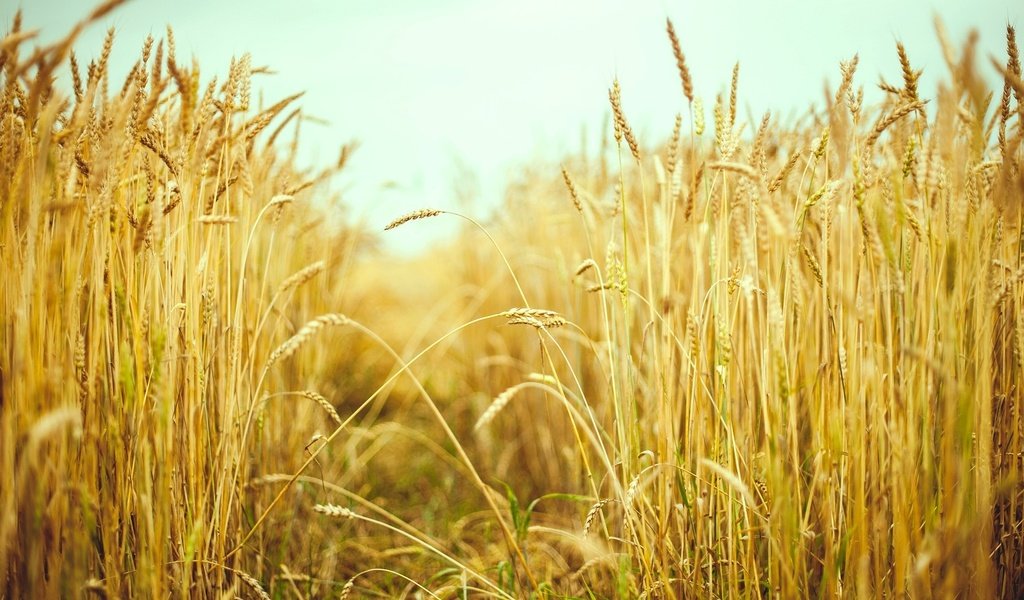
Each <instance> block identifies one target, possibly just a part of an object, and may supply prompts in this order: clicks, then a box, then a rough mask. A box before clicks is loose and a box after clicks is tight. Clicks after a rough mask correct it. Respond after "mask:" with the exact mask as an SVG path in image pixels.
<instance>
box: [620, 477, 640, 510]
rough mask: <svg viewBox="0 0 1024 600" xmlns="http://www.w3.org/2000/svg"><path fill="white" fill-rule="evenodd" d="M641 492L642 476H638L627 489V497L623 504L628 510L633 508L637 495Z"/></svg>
mask: <svg viewBox="0 0 1024 600" xmlns="http://www.w3.org/2000/svg"><path fill="white" fill-rule="evenodd" d="M639 492H640V476H639V475H637V476H636V477H634V478H633V480H632V481H630V482H629V487H627V488H626V497H625V498H624V499H623V501H622V504H623V506H625V508H626V510H629V509H631V508H633V500H635V499H636V495H637V493H639Z"/></svg>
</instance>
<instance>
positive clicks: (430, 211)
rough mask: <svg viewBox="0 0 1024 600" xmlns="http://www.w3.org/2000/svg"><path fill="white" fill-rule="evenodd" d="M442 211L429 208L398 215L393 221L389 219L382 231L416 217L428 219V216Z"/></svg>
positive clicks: (414, 219)
mask: <svg viewBox="0 0 1024 600" xmlns="http://www.w3.org/2000/svg"><path fill="white" fill-rule="evenodd" d="M442 212H444V211H440V210H434V209H431V208H424V209H421V210H417V211H414V212H411V213H408V214H406V215H402V216H401V217H398V218H397V219H395V220H394V221H391V222H390V223H388V224H387V226H386V227H384V231H388V230H391V229H394V228H395V227H398V226H400V225H405V224H406V223H408V222H409V221H416V220H418V219H429V218H430V217H436V216H437V215H440V214H442Z"/></svg>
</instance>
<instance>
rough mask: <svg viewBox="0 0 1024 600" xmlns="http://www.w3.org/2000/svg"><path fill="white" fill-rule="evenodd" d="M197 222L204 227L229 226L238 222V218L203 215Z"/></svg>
mask: <svg viewBox="0 0 1024 600" xmlns="http://www.w3.org/2000/svg"><path fill="white" fill-rule="evenodd" d="M198 220H199V222H200V223H202V224H204V225H230V224H232V223H237V222H238V217H236V216H233V215H203V216H201V217H199V219H198Z"/></svg>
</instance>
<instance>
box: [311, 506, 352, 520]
mask: <svg viewBox="0 0 1024 600" xmlns="http://www.w3.org/2000/svg"><path fill="white" fill-rule="evenodd" d="M313 510H315V511H316V512H318V513H321V514H324V515H327V516H328V517H336V518H339V519H354V518H355V517H356V513H354V512H352V511H351V510H349V509H347V508H345V507H344V506H338V505H337V504H317V505H315V506H314V507H313Z"/></svg>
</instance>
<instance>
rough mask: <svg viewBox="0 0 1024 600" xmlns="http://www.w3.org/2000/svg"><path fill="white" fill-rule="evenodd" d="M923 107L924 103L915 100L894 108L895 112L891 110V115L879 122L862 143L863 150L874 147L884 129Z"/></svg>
mask: <svg viewBox="0 0 1024 600" xmlns="http://www.w3.org/2000/svg"><path fill="white" fill-rule="evenodd" d="M924 105H925V102H922V101H920V100H917V101H915V102H910V103H907V104H904V105H902V106H900V107H898V108H896V109H895V110H893V111H892V113H890V114H889V115H888V116H886V117H885V118H884V119H882V120H881V121H879V122H878V125H875V128H874V129H873V130H872V131H871V134H870V135H869V136H868V138H867V139H866V140H865V141H864V147H865V148H871V146H874V145H875V142H876V141H878V138H879V137H880V136H881V135H882V133H883V132H884V131H885V130H886V129H888V128H889V126H890V125H892V124H893V123H895V122H896V121H899V120H900V119H902V118H903V117H905V116H907V115H909V114H910V113H912V112H914V111H915V110H918V109H920V108H922V107H924Z"/></svg>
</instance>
